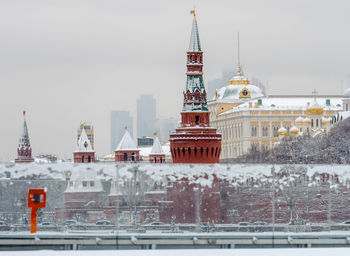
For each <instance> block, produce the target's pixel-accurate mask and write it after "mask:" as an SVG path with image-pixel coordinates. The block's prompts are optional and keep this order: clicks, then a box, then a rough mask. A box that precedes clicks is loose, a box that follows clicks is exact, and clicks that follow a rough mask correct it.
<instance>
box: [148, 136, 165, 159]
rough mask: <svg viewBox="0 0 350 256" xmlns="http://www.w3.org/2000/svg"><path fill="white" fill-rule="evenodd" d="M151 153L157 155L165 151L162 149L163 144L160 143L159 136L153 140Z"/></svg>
mask: <svg viewBox="0 0 350 256" xmlns="http://www.w3.org/2000/svg"><path fill="white" fill-rule="evenodd" d="M151 154H157V155H159V154H164V151H163V149H162V145H160V142H159V139H158V137H155V139H154V141H153V146H152V150H151Z"/></svg>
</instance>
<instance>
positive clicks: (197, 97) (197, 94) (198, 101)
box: [194, 89, 200, 104]
mask: <svg viewBox="0 0 350 256" xmlns="http://www.w3.org/2000/svg"><path fill="white" fill-rule="evenodd" d="M199 99H200V92H199V90H198V89H196V91H195V92H194V104H199V103H200V100H199Z"/></svg>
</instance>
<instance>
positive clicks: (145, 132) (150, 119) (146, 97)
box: [137, 94, 157, 138]
mask: <svg viewBox="0 0 350 256" xmlns="http://www.w3.org/2000/svg"><path fill="white" fill-rule="evenodd" d="M156 121H157V120H156V100H155V99H154V98H153V96H152V95H150V94H141V95H140V98H139V99H138V100H137V137H138V138H141V137H143V136H146V137H152V136H153V133H154V132H155V129H156V126H155V124H156Z"/></svg>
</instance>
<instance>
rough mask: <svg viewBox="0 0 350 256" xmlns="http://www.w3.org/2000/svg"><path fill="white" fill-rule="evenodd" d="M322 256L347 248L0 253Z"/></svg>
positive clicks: (27, 255) (340, 255)
mask: <svg viewBox="0 0 350 256" xmlns="http://www.w3.org/2000/svg"><path fill="white" fill-rule="evenodd" d="M101 254H103V255H104V256H112V255H113V256H114V255H119V256H135V255H143V256H183V255H191V256H207V255H208V256H209V255H210V256H212V255H220V256H228V255H234V256H264V255H268V256H281V255H284V256H295V255H298V256H323V255H330V254H336V255H337V256H347V255H349V254H350V249H349V248H308V249H305V248H303V249H298V248H297V249H207V250H203V249H190V250H142V251H141V250H138V251H134V250H122V251H115V250H114V251H106V250H104V251H14V252H9V251H6V252H0V255H6V256H15V255H16V256H56V255H57V256H58V255H65V256H90V255H101Z"/></svg>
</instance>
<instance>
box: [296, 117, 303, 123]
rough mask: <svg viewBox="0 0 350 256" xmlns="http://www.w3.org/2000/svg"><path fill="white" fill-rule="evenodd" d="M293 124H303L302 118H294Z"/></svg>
mask: <svg viewBox="0 0 350 256" xmlns="http://www.w3.org/2000/svg"><path fill="white" fill-rule="evenodd" d="M295 124H297V125H301V124H304V118H302V117H301V116H299V117H298V118H297V119H295Z"/></svg>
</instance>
